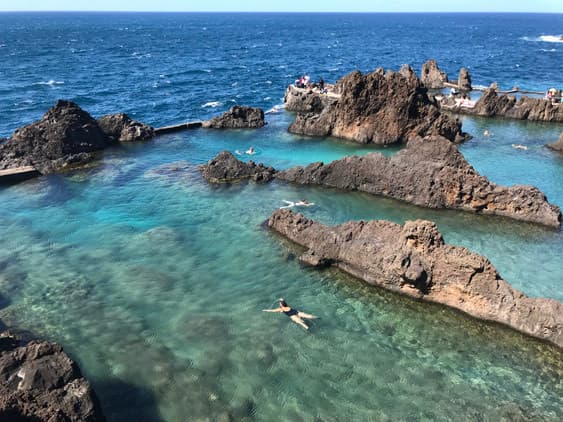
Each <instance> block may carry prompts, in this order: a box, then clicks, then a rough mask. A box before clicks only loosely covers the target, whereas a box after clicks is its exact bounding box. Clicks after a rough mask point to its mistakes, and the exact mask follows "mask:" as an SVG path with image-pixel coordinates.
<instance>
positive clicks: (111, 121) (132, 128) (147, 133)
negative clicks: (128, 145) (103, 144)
mask: <svg viewBox="0 0 563 422" xmlns="http://www.w3.org/2000/svg"><path fill="white" fill-rule="evenodd" d="M98 125H99V126H100V129H102V132H104V134H105V135H106V137H107V139H108V141H109V142H110V143H111V142H114V143H115V142H134V141H146V140H147V139H151V138H152V137H154V129H153V128H152V127H151V126H148V125H145V124H144V123H141V122H137V121H135V120H133V119H131V118H130V117H129V116H128V115H127V114H124V113H118V114H109V115H107V116H102V117H100V118H99V119H98Z"/></svg>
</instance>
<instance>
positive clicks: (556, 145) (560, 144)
mask: <svg viewBox="0 0 563 422" xmlns="http://www.w3.org/2000/svg"><path fill="white" fill-rule="evenodd" d="M547 146H548V147H549V148H551V149H553V150H555V151H561V152H563V132H562V133H561V135H560V136H559V140H558V141H556V142H553V143H551V144H547Z"/></svg>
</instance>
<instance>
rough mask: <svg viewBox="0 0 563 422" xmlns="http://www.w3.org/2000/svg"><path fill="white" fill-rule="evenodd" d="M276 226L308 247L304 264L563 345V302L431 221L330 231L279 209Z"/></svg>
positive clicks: (362, 224) (360, 224)
mask: <svg viewBox="0 0 563 422" xmlns="http://www.w3.org/2000/svg"><path fill="white" fill-rule="evenodd" d="M268 226H269V227H270V228H272V229H273V230H275V231H276V232H278V233H280V234H282V235H283V236H285V237H287V238H288V239H290V240H291V241H293V242H295V243H297V244H299V245H302V246H304V247H305V248H307V250H306V251H305V253H303V255H301V257H300V260H301V261H302V262H304V263H306V264H309V265H313V266H317V267H323V266H330V265H332V266H335V267H337V268H339V269H341V270H343V271H346V272H347V273H349V274H352V275H354V276H356V277H358V278H360V279H362V280H364V281H366V282H367V283H369V284H372V285H376V286H380V287H383V288H385V289H388V290H391V291H394V292H399V293H403V294H406V295H409V296H412V297H415V298H417V299H423V300H427V301H431V302H437V303H441V304H443V305H447V306H450V307H452V308H455V309H458V310H460V311H463V312H465V313H467V314H469V315H471V316H473V317H475V318H478V319H482V320H486V321H494V322H498V323H501V324H504V325H507V326H509V327H512V328H514V329H515V330H518V331H520V332H523V333H526V334H529V335H531V336H534V337H538V338H541V339H543V340H546V341H549V342H551V343H553V344H555V345H557V346H558V347H563V304H561V303H560V302H558V301H556V300H553V299H537V298H530V297H527V296H525V295H524V294H523V293H522V292H520V291H518V290H516V289H514V288H512V287H511V286H510V285H509V284H508V283H507V282H506V281H505V280H503V279H502V278H501V276H500V275H499V274H498V272H497V271H496V269H495V268H494V267H493V265H492V264H491V263H490V262H489V260H487V259H486V258H485V257H483V256H480V255H478V254H476V253H472V252H471V251H469V250H468V249H466V248H462V247H459V246H452V245H447V244H446V243H445V242H444V240H443V238H442V235H441V234H440V232H439V231H438V229H437V228H436V225H435V224H434V223H432V222H430V221H424V220H416V221H407V222H406V223H405V225H404V226H401V225H398V224H395V223H391V222H389V221H368V222H364V221H359V222H348V223H345V224H342V225H339V226H334V227H328V226H324V225H322V224H320V223H317V222H314V221H312V220H309V219H307V218H305V217H304V216H303V215H301V214H295V213H293V212H292V211H290V210H282V209H280V210H277V211H274V213H273V214H272V215H271V216H270V218H269V220H268Z"/></svg>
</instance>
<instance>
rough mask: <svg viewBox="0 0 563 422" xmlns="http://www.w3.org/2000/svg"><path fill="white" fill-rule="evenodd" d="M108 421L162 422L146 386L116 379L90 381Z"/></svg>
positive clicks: (154, 399)
mask: <svg viewBox="0 0 563 422" xmlns="http://www.w3.org/2000/svg"><path fill="white" fill-rule="evenodd" d="M92 385H93V387H94V390H95V391H96V394H97V396H98V398H99V400H100V403H101V406H102V411H103V413H104V415H105V417H106V418H107V420H108V422H119V421H137V422H163V421H164V419H163V418H162V417H161V416H160V413H159V411H158V407H157V403H156V398H155V396H154V394H153V393H152V392H151V391H150V390H149V389H147V388H144V387H141V386H138V385H133V384H130V383H127V382H123V381H121V380H118V379H105V380H102V381H92Z"/></svg>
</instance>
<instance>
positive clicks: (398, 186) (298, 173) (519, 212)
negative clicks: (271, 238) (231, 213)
mask: <svg viewBox="0 0 563 422" xmlns="http://www.w3.org/2000/svg"><path fill="white" fill-rule="evenodd" d="M276 178H278V179H281V180H286V181H288V182H293V183H297V184H302V185H320V186H325V187H331V188H338V189H345V190H358V191H362V192H368V193H371V194H375V195H382V196H388V197H391V198H395V199H399V200H401V201H405V202H408V203H411V204H415V205H419V206H423V207H428V208H451V209H458V210H462V211H470V212H475V213H482V214H496V215H503V216H506V217H510V218H513V219H516V220H523V221H530V222H534V223H539V224H544V225H547V226H551V227H559V225H560V220H561V212H560V210H559V207H557V206H555V205H551V204H549V202H548V201H547V198H546V197H545V195H544V194H543V193H542V192H541V191H540V190H538V189H537V188H535V187H532V186H520V185H517V186H512V187H503V186H498V185H496V184H494V183H492V182H490V181H489V180H487V178H486V177H483V176H481V175H479V174H478V173H477V172H476V171H475V170H474V169H473V167H471V166H470V165H469V163H468V162H467V161H466V160H465V158H464V157H463V155H462V154H461V153H460V152H459V151H458V150H457V148H456V147H455V145H453V144H452V143H451V142H449V141H448V140H447V139H444V138H441V137H431V138H426V139H421V138H416V139H412V140H410V141H409V142H408V143H407V146H406V148H404V149H403V150H401V151H399V152H398V153H397V154H396V155H395V156H393V157H391V158H387V157H385V156H384V155H382V154H378V153H370V154H367V155H365V156H362V157H358V156H351V157H345V158H342V159H340V160H337V161H333V162H332V163H330V164H327V165H324V164H323V163H321V162H317V163H313V164H310V165H308V166H307V167H294V168H291V169H288V170H285V171H282V172H279V173H277V174H276Z"/></svg>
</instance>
